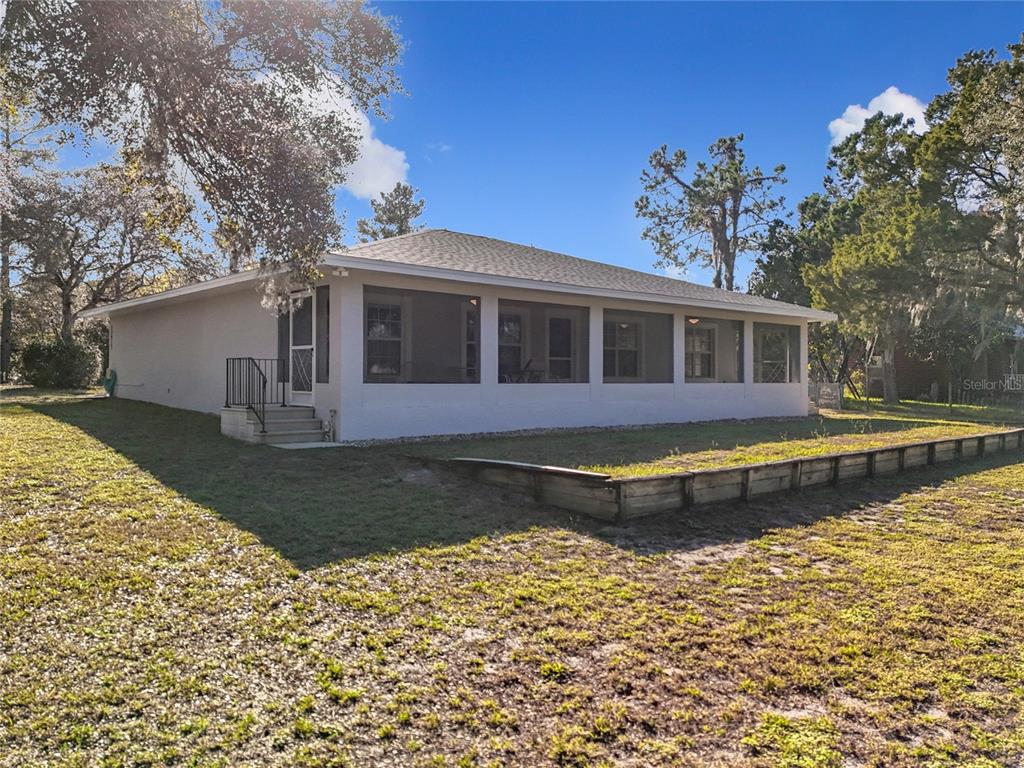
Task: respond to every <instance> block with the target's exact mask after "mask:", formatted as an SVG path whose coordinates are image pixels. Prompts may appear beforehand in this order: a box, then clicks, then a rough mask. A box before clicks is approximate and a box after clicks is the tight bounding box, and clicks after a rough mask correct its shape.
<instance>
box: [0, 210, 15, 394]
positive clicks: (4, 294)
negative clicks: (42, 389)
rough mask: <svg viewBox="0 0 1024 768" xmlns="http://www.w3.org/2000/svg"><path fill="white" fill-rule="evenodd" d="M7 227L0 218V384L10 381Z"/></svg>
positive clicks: (11, 300) (10, 298)
mask: <svg viewBox="0 0 1024 768" xmlns="http://www.w3.org/2000/svg"><path fill="white" fill-rule="evenodd" d="M9 227H10V220H9V219H8V218H7V216H0V238H2V242H0V383H3V384H6V383H7V382H8V381H10V379H11V333H12V330H13V325H14V322H13V320H14V297H13V296H12V295H11V242H10V239H9V235H10V231H9V229H8V228H9Z"/></svg>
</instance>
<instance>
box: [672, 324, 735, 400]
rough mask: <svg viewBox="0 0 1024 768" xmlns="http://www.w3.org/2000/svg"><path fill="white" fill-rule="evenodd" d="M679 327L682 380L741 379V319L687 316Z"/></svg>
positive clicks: (716, 381) (713, 381) (722, 381)
mask: <svg viewBox="0 0 1024 768" xmlns="http://www.w3.org/2000/svg"><path fill="white" fill-rule="evenodd" d="M683 327H684V328H685V331H684V332H685V334H686V339H685V343H684V345H683V347H684V355H685V359H684V362H683V374H684V379H685V381H689V382H692V383H696V384H737V383H739V382H742V381H743V321H741V320H724V319H721V318H717V317H692V316H687V317H686V322H684V323H683Z"/></svg>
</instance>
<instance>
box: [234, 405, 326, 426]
mask: <svg viewBox="0 0 1024 768" xmlns="http://www.w3.org/2000/svg"><path fill="white" fill-rule="evenodd" d="M248 413H249V421H256V420H257V419H256V414H255V413H253V412H252V411H249V412H248ZM313 414H314V411H313V408H312V407H311V406H308V405H290V406H288V407H287V408H282V407H281V406H279V405H275V406H270V405H268V406H267V410H266V418H267V423H270V422H271V421H278V420H283V421H291V420H293V419H312V418H313Z"/></svg>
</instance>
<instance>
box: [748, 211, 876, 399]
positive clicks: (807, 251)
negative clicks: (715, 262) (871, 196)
mask: <svg viewBox="0 0 1024 768" xmlns="http://www.w3.org/2000/svg"><path fill="white" fill-rule="evenodd" d="M797 213H798V223H797V225H796V226H793V225H791V224H789V223H788V222H786V221H784V220H782V219H776V220H775V221H773V222H771V224H769V226H768V231H767V234H766V235H765V237H764V238H763V239H762V242H761V252H760V254H759V255H758V257H757V259H756V262H755V266H754V271H753V273H752V274H751V276H750V292H751V293H752V294H755V295H758V296H765V297H767V298H770V299H775V300H777V301H787V302H790V303H793V304H800V305H803V306H808V305H809V304H811V299H812V297H811V290H810V288H808V286H807V284H806V282H805V281H804V276H803V270H804V268H805V267H807V266H810V267H820V266H821V265H822V264H825V263H827V262H828V261H829V260H830V259H831V258H832V247H833V244H834V243H835V242H836V241H838V240H840V239H841V238H843V237H845V236H846V235H848V234H852V233H854V232H856V231H857V216H856V213H857V209H856V207H855V206H854V205H853V204H852V202H851V201H850V200H849V199H847V198H843V197H835V196H834V195H830V194H822V193H818V192H815V193H813V194H811V195H808V196H807V197H806V198H804V199H803V200H802V201H801V202H800V204H799V205H798V206H797ZM864 349H865V345H864V344H863V342H862V341H861V340H860V339H859V338H858V336H857V335H856V334H855V333H853V332H852V329H851V328H849V327H847V328H843V327H841V326H840V325H839V324H837V323H818V324H815V325H813V326H811V328H810V331H809V335H808V357H809V360H810V361H811V364H812V365H813V366H814V367H815V369H816V371H817V375H818V376H820V377H822V380H824V381H830V382H846V384H847V385H848V386H849V387H850V389H851V391H853V392H854V394H858V389H857V386H856V384H855V382H854V381H853V379H852V377H851V374H852V371H853V366H854V364H855V362H856V360H857V357H858V356H859V355H860V354H861V353H862V351H863V350H864Z"/></svg>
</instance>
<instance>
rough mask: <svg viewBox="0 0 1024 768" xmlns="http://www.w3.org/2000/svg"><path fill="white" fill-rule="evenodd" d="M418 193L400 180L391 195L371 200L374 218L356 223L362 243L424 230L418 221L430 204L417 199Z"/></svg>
mask: <svg viewBox="0 0 1024 768" xmlns="http://www.w3.org/2000/svg"><path fill="white" fill-rule="evenodd" d="M418 193H419V190H418V189H414V188H413V187H412V186H411V185H409V184H405V183H404V182H401V181H400V182H398V183H397V184H395V188H394V189H392V190H391V191H390V192H381V193H380V199H378V200H371V201H370V206H371V207H372V208H373V218H372V219H359V221H357V222H356V231H357V232H359V242H361V243H369V242H371V241H373V240H383V239H384V238H385V237H396V236H397V235H407V234H409V233H410V232H415V231H417V230H419V229H423V225H422V224H416V223H415V220H416V219H417V218H419V217H420V216H422V215H423V209H424V207H425V206H426V201H425V200H423V199H422V198H421V199H419V200H416V199H415V197H416V195H417V194H418Z"/></svg>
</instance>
